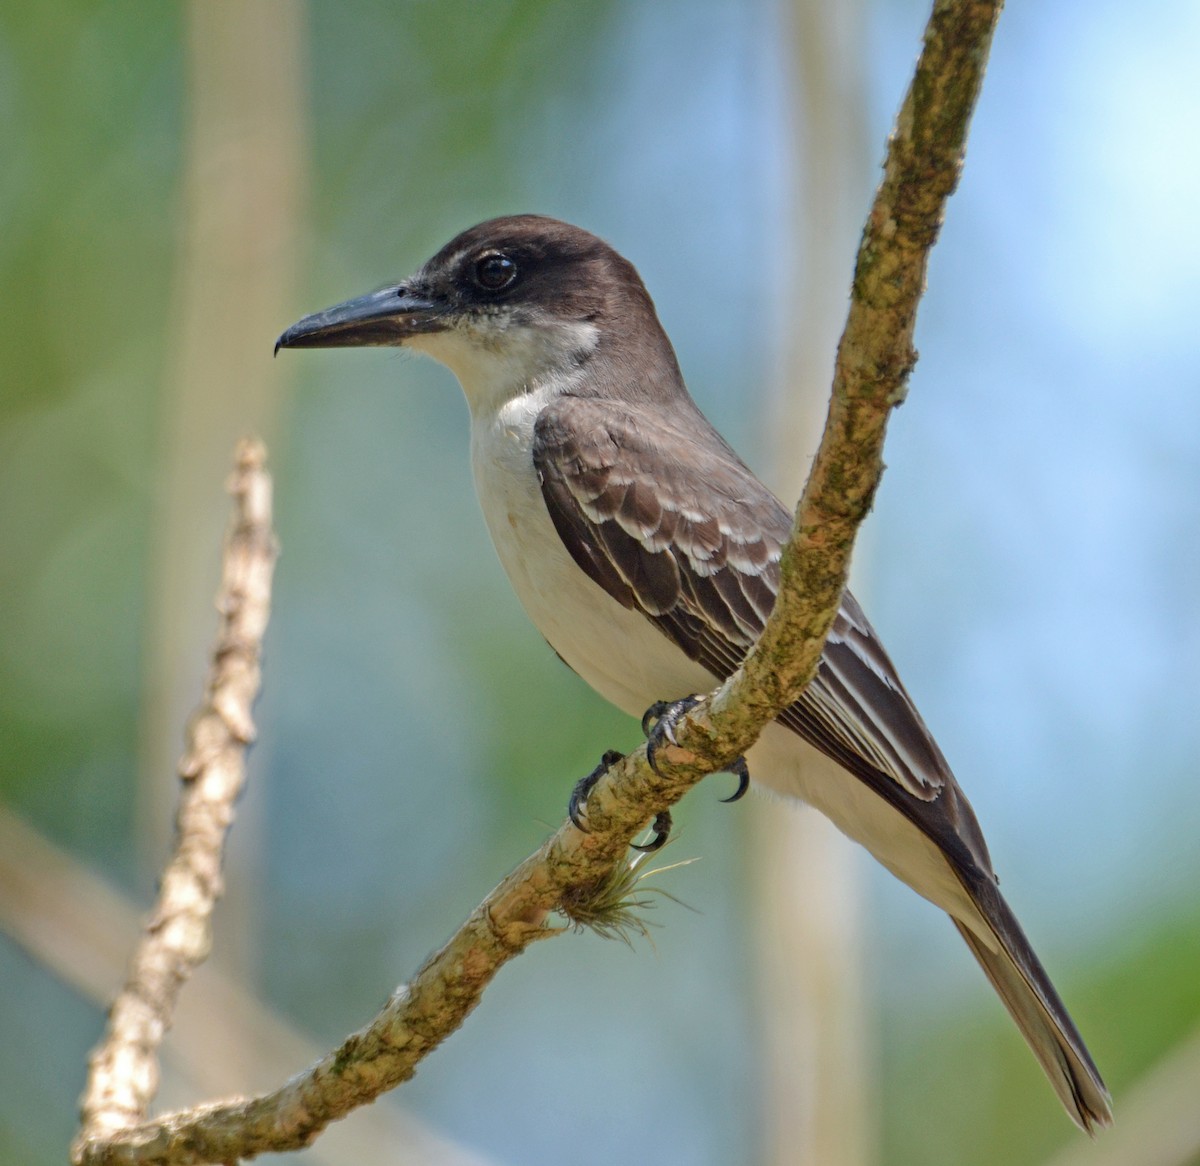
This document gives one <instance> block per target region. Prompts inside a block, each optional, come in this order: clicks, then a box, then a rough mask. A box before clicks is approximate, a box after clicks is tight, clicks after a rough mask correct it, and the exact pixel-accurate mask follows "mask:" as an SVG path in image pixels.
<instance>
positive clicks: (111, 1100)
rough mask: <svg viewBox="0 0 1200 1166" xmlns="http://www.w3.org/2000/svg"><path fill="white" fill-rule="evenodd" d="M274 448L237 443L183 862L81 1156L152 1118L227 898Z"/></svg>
mask: <svg viewBox="0 0 1200 1166" xmlns="http://www.w3.org/2000/svg"><path fill="white" fill-rule="evenodd" d="M265 457H266V451H265V450H264V448H263V446H262V445H261V444H260V443H259V442H257V441H244V442H242V443H241V445H240V446H239V447H238V451H237V462H236V468H235V471H234V474H233V476H232V478H231V479H230V483H229V490H230V493H231V494H232V495H233V498H234V519H233V523H232V526H231V529H230V532H229V535H228V538H227V539H226V544H225V553H224V562H223V573H222V580H221V588H220V592H219V594H218V598H217V609H218V612H219V614H220V626H219V630H218V634H217V642H216V646H215V648H214V651H213V660H212V666H211V668H210V671H209V676H208V682H207V686H206V690H205V694H204V700H203V702H202V704H201V706H200V708H199V709H198V710H197V712H196V714H195V716H194V717H193V718H192V721H191V723H190V725H189V726H188V731H187V745H186V752H185V753H184V756H183V759H182V760H181V761H180V765H179V772H180V776H181V778H182V779H183V784H184V791H183V797H182V800H181V803H180V807H179V815H178V819H177V835H176V842H175V851H174V854H173V856H172V858H171V860H170V862H169V864H168V865H167V868H166V870H165V871H164V873H163V876H162V881H161V886H160V889H159V897H158V902H157V904H156V905H155V908H154V911H153V914H152V916H151V919H150V922H149V923H148V925H147V927H146V930H145V932H144V934H143V936H142V939H141V941H140V942H139V944H138V946H137V949H136V950H135V952H134V955H133V959H132V961H131V963H130V968H129V974H128V978H127V980H126V983H125V987H124V989H123V990H122V991H121V993H120V995H119V996H118V997H117V999H116V1001H115V1002H114V1003H113V1006H112V1009H111V1010H110V1013H109V1022H108V1028H107V1031H106V1032H105V1035H104V1039H103V1040H102V1042H101V1043H100V1045H99V1046H98V1047H97V1048H96V1050H95V1052H94V1053H93V1054H92V1057H91V1063H90V1073H89V1076H88V1083H87V1088H86V1092H85V1094H84V1098H83V1104H82V1111H83V1112H82V1131H81V1134H80V1138H79V1141H78V1143H77V1145H76V1150H75V1152H76V1156H77V1157H78V1156H82V1155H83V1154H84V1153H85V1152H86V1148H87V1147H88V1146H89V1145H93V1144H95V1143H96V1141H97V1140H103V1139H104V1138H107V1137H111V1136H113V1135H114V1134H116V1133H117V1132H118V1131H121V1130H124V1129H127V1128H129V1127H130V1126H134V1125H136V1124H137V1123H138V1122H139V1121H142V1120H144V1118H145V1115H146V1111H147V1108H148V1106H149V1104H150V1101H151V1100H152V1099H153V1097H154V1093H155V1091H156V1089H157V1087H158V1047H159V1045H160V1044H161V1043H162V1039H163V1036H164V1034H165V1033H166V1030H167V1028H168V1027H169V1026H170V1023H171V1014H172V1012H173V1010H174V1006H175V1000H176V998H177V996H178V994H179V990H180V988H181V987H182V985H183V983H184V981H185V980H186V979H187V978H188V976H189V975H191V973H192V971H193V969H194V968H195V967H196V966H197V965H198V964H199V963H200V962H201V961H202V960H203V959H204V958H205V956H207V954H208V949H209V945H210V942H211V937H212V926H211V920H212V913H213V909H214V907H215V905H216V901H217V899H218V898H219V897H220V894H221V857H222V852H223V849H224V844H225V837H226V834H227V832H228V830H229V826H230V823H231V822H232V820H233V813H234V810H233V807H234V803H235V801H236V800H237V798H238V795H239V794H240V793H241V791H242V787H243V785H244V783H245V773H246V766H245V759H246V747H247V746H248V745H249V743H250V742H251V741H252V740H253V739H254V723H253V721H252V720H251V715H250V712H251V706H252V705H253V703H254V700H255V698H256V697H257V695H258V690H259V681H260V672H259V658H260V656H261V652H262V638H263V633H264V631H265V630H266V626H267V617H268V614H269V610H270V595H271V573H272V570H273V568H274V564H275V536H274V534H273V532H272V529H271V480H270V478H269V477H268V476H267V474H266V472H265V470H264V469H263V462H264V459H265Z"/></svg>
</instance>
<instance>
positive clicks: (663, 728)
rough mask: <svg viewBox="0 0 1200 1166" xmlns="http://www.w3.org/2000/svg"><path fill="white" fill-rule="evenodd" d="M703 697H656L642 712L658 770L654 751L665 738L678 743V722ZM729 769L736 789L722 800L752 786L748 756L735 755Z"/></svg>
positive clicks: (652, 761) (650, 756)
mask: <svg viewBox="0 0 1200 1166" xmlns="http://www.w3.org/2000/svg"><path fill="white" fill-rule="evenodd" d="M701 699H702V698H701V697H699V696H685V697H684V698H683V699H682V700H675V701H670V700H656V701H655V702H654V703H653V704H652V705H651V706H650V707H649V708H648V709H647V710H646V712H645V713H644V714H643V716H642V732H643V733H644V734H645V735H646V760H647V761H648V762H650V768H651V769H653V770H654V772H655V773H658V772H659V769H658V764H657V763H656V761H655V754H656V753H657V752H658V750H659V749H661V748H662V746H663V742H664V741H665V742H666V743H667V744H669V745H678V744H679V742H678V741H676V739H675V726H676V725H678V724H679V722H680V721H681V720H683V718H684V717H686V716H687V714H688V713H689V712H691V711H692V709H694V708H695V707H696V705H698V704H699V703H700V701H701ZM729 772H730V773H732V774H733V775H734V776H735V777H736V778H737V779H738V785H737V789H735V790H734V791H733V793H732V794H730V795H729V797H727V798H722V799H721V801H723V802H736V801H738V800H739V799H740V798H742V797H743V796H745V793H746V791H747V790H748V789H749V788H750V769H749V767H748V766H747V765H746V759H745V758H744V757H738V758H736V759H735V760H734V761H733V763H732V764H731V765H730V766H729ZM663 841H664V842H665V841H666V839H665V838H664V839H663ZM659 845H662V844H661V843H660V844H659ZM655 849H657V847H655Z"/></svg>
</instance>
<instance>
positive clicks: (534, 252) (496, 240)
mask: <svg viewBox="0 0 1200 1166" xmlns="http://www.w3.org/2000/svg"><path fill="white" fill-rule="evenodd" d="M647 324H649V330H650V331H651V333H653V334H659V335H661V329H660V328H659V325H658V320H657V317H656V316H655V313H654V306H653V304H652V303H651V301H650V297H649V295H648V294H647V293H646V290H645V287H644V286H643V284H642V281H641V278H640V277H639V276H638V274H637V271H636V270H635V269H634V267H633V265H632V264H630V263H629V262H628V261H626V260H625V259H623V258H622V257H621V256H620V255H618V254H617V252H616V251H614V250H613V249H612V248H611V247H610V246H609V245H608V244H607V243H605V242H603V240H601V239H598V238H597V237H596V236H595V235H592V234H590V233H589V232H587V231H584V230H582V229H580V228H579V227H573V226H571V225H570V224H568V223H563V222H559V221H558V220H557V219H551V218H546V217H544V216H542V215H515V216H510V217H507V218H500V219H491V220H489V221H488V222H486V223H480V224H479V225H478V226H476V227H472V228H471V229H470V230H468V231H464V232H463V233H462V234H461V235H458V236H457V237H456V238H454V239H452V240H451V241H450V242H449V243H447V244H446V246H445V247H443V248H442V249H441V250H440V251H439V252H438V253H437V254H436V255H435V256H434V257H433V258H432V259H430V260H429V261H428V262H427V263H426V264H425V265H424V266H423V267H421V269H420V270H419V271H417V272H416V273H415V274H414V275H413V276H412V277H410V278H409V279H406V280H404V281H403V282H401V283H398V284H391V285H389V286H387V287H384V288H381V289H380V290H379V291H375V292H371V293H370V294H369V295H365V296H360V297H359V298H357V299H353V300H347V301H346V302H345V303H341V304H337V305H336V306H335V307H332V308H328V309H326V310H325V311H323V312H317V313H315V314H314V315H311V316H305V317H304V319H303V320H300V321H299V322H298V323H296V324H293V325H292V326H291V327H290V328H289V329H288V330H287V331H286V332H284V333H283V335H282V336H280V337H279V340H278V341H277V342H276V351H278V350H279V349H280V348H333V347H343V346H359V345H393V346H395V345H403V346H404V347H406V348H413V349H416V350H418V351H421V352H425V353H427V354H428V355H430V356H432V357H433V358H434V359H436V360H438V361H440V362H441V363H442V364H444V365H446V366H447V367H448V368H449V369H450V370H451V371H452V372H454V373H455V375H456V376H457V377H458V379H459V381H460V382H461V383H462V386H463V388H464V390H465V391H466V394H467V398H468V400H469V402H470V403H471V405H472V408H475V407H477V406H480V405H484V404H487V403H495V400H496V399H497V398H500V399H507V398H510V397H512V396H514V395H516V394H518V393H521V392H526V391H528V390H529V389H531V388H533V387H536V386H538V385H542V384H545V383H547V382H549V381H551V380H554V379H556V378H557V379H559V380H562V379H563V378H567V377H570V376H571V374H572V373H574V372H576V371H578V370H579V369H580V368H581V367H582V366H583V365H584V364H585V363H587V362H588V360H589V359H590V358H591V357H592V356H593V354H594V353H595V352H596V351H597V349H598V348H600V346H601V344H602V342H603V340H604V339H605V337H606V335H619V334H627V333H628V332H629V330H630V327H631V326H633V327H634V328H635V330H637V331H639V332H642V333H644V332H645V331H646V328H647ZM663 340H664V342H665V337H664V338H663ZM668 347H669V346H668Z"/></svg>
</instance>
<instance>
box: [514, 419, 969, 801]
mask: <svg viewBox="0 0 1200 1166" xmlns="http://www.w3.org/2000/svg"><path fill="white" fill-rule="evenodd" d="M664 449H669V450H670V451H671V453H670V455H668V456H664V455H663V452H662V451H663V450H664ZM533 460H534V465H535V467H536V469H537V472H538V476H539V480H540V482H541V485H542V494H543V497H544V499H545V501H546V506H547V509H548V510H549V512H550V517H551V520H552V521H553V523H554V526H555V529H556V530H557V531H558V534H559V537H560V538H561V539H562V541H563V543H564V545H565V546H566V548H567V550H568V551H569V553H570V554H571V556H572V558H573V559H574V560H575V562H576V563H577V564H578V566H579V567H580V568H581V569H582V570H583V571H585V572H586V573H587V574H588V576H589V577H590V578H591V579H592V580H593V581H594V582H596V583H597V584H599V585H600V586H601V587H602V588H604V590H605V591H606V592H608V594H609V595H610V596H612V598H613V599H615V600H616V601H617V602H618V603H620V604H622V605H623V606H625V607H627V608H631V609H637V610H640V611H641V612H642V613H643V614H644V615H645V616H646V618H648V619H649V620H651V621H652V622H653V623H655V624H656V625H657V626H658V627H659V629H660V630H661V631H662V632H663V633H664V634H665V635H666V636H668V637H669V638H670V639H671V640H673V641H674V642H675V643H676V644H677V645H678V646H679V647H680V648H681V649H682V650H683V651H684V652H685V653H687V655H688V656H689V657H691V658H692V659H693V660H696V661H697V662H699V663H700V664H702V665H703V666H704V667H706V668H707V669H708V670H709V671H710V672H711V673H712V674H713V676H714V677H716V678H717V679H722V680H723V679H725V678H726V677H727V676H729V675H730V674H731V673H732V672H733V671H734V670H735V669H736V668H737V666H738V664H739V663H740V662H741V659H742V657H743V656H744V655H745V653H746V651H747V650H748V648H749V647H750V645H751V644H752V643H753V642H754V640H755V639H756V638H757V637H758V635H759V633H760V632H761V631H762V629H763V626H764V625H765V623H766V620H767V617H768V616H769V615H770V613H771V608H772V607H773V606H774V603H775V596H776V593H777V590H778V585H779V556H780V552H781V550H782V547H783V544H784V543H785V542H786V540H787V536H788V534H789V533H790V530H791V516H790V515H789V514H788V512H787V511H786V510H785V508H784V507H783V505H782V504H781V503H780V502H779V501H778V499H776V498H775V497H774V495H772V494H771V493H770V492H769V491H768V490H767V489H766V487H765V486H763V485H762V484H761V483H760V482H759V481H758V479H757V478H756V477H755V476H754V475H753V473H752V472H751V471H750V470H749V469H748V468H747V467H746V466H745V465H744V463H742V462H741V460H740V459H739V458H738V457H737V455H736V454H735V453H734V452H733V451H732V450H731V449H729V447H728V446H726V445H725V444H724V442H722V441H721V439H720V438H719V437H716V435H715V433H714V432H713V431H712V430H711V428H710V427H708V425H707V423H705V422H703V420H701V421H700V423H699V425H698V426H697V427H696V429H695V431H690V430H689V429H685V428H683V427H682V426H680V425H677V424H673V423H671V422H670V421H667V420H663V419H658V418H655V419H653V420H649V421H648V419H647V416H646V414H645V413H644V412H642V413H640V414H639V415H638V419H637V424H636V425H634V424H633V423H632V422H631V420H630V417H629V414H628V412H627V411H626V410H624V409H622V408H621V407H620V406H619V405H618V404H616V403H614V402H609V401H601V400H596V399H592V398H580V397H561V398H558V399H557V400H556V401H554V402H552V403H551V404H550V405H548V406H547V407H546V408H545V409H544V410H543V412H542V413H541V415H540V416H539V418H538V420H537V423H536V426H535V429H534V444H533ZM697 466H702V467H703V473H702V474H701V473H698V472H697V469H696V467H697ZM779 720H780V722H781V723H783V724H785V725H787V726H788V727H789V728H791V729H792V730H793V731H795V732H796V733H798V734H799V735H800V736H802V737H804V738H805V739H806V740H808V741H809V742H810V743H811V744H812V745H814V746H815V747H816V748H817V749H819V750H821V751H822V752H823V753H825V754H826V755H827V756H829V757H831V758H832V759H833V760H834V761H836V762H837V763H838V764H840V765H842V766H844V767H845V768H846V769H848V770H850V772H852V773H855V774H856V775H858V776H859V777H861V778H863V780H867V781H868V782H869V783H870V784H872V785H874V786H878V784H879V782H880V779H881V778H882V779H883V780H884V781H885V782H886V781H887V780H888V779H890V781H891V782H894V783H895V784H896V785H898V786H899V787H900V788H901V790H903V791H906V792H907V793H908V794H910V795H911V796H912V797H914V798H917V799H920V800H921V801H929V800H930V799H932V798H935V797H936V796H937V795H938V793H939V791H940V790H941V789H942V788H943V787H944V786H945V785H946V783H947V781H948V780H949V781H951V782H952V781H953V778H952V777H951V776H950V771H949V768H948V767H947V765H946V762H945V759H944V758H943V757H942V755H941V752H940V750H939V749H938V747H937V745H936V744H935V743H934V741H933V739H932V737H931V735H930V734H929V732H928V730H927V729H926V728H925V725H924V723H923V722H922V720H921V717H920V715H919V714H918V713H917V711H916V709H915V707H914V706H913V704H912V701H911V699H910V698H909V696H908V694H907V693H906V692H905V691H904V687H903V685H902V684H901V683H900V681H899V679H898V677H897V676H896V671H895V668H894V667H893V666H892V663H891V661H890V660H889V659H888V657H887V654H886V652H884V650H883V647H882V645H881V644H880V643H879V640H878V638H877V637H876V636H875V633H874V631H873V630H872V628H871V626H870V624H869V623H868V622H867V619H866V616H865V615H864V614H863V611H862V609H861V608H860V607H859V605H858V603H857V602H856V601H855V599H854V597H853V596H852V595H850V593H849V592H847V593H846V595H845V596H844V597H843V601H842V605H841V609H840V611H839V613H838V616H837V619H836V621H835V623H834V627H833V630H832V631H831V633H830V636H829V639H828V641H827V643H826V646H825V651H824V654H823V656H822V661H821V666H820V669H819V671H818V674H817V677H816V678H815V679H814V681H813V683H812V684H811V685H809V687H808V689H807V691H806V692H805V693H804V695H803V696H802V697H801V698H800V700H799V701H797V702H796V704H794V705H792V706H791V707H790V708H788V709H786V710H785V711H784V712H783V713H782V714H781V716H780V717H779ZM884 788H885V789H886V786H885V787H884ZM881 792H882V791H881ZM896 792H897V793H899V792H900V791H896Z"/></svg>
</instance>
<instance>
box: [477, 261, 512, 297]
mask: <svg viewBox="0 0 1200 1166" xmlns="http://www.w3.org/2000/svg"><path fill="white" fill-rule="evenodd" d="M474 274H475V282H476V283H477V284H479V286H480V287H481V288H483V289H484V291H493V292H494V291H503V290H504V288H506V287H510V286H511V285H512V284H513V283H514V282H515V281H516V278H517V265H516V264H515V263H514V262H513V261H512V260H511V259H509V257H508V256H507V255H497V254H495V253H493V254H491V255H485V256H483V258H481V259H477V260H476V261H475V273H474Z"/></svg>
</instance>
